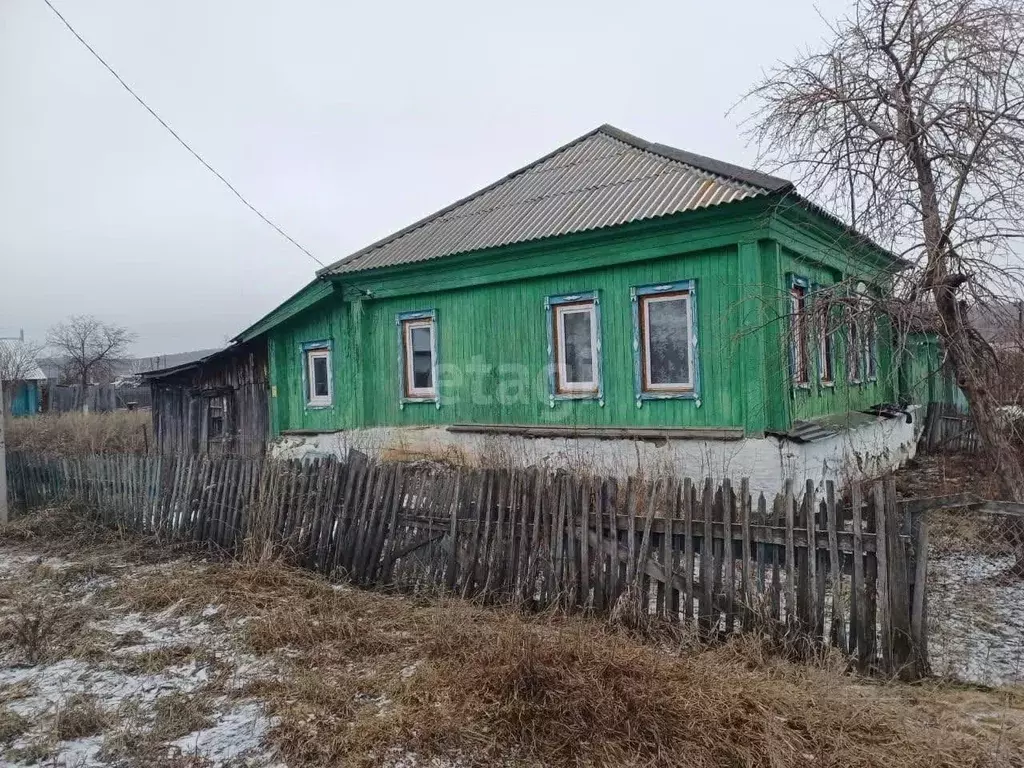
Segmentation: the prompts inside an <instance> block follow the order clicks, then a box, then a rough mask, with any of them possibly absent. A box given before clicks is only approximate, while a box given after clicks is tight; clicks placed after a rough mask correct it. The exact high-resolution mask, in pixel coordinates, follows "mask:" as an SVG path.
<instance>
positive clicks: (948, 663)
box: [928, 553, 1024, 685]
mask: <svg viewBox="0 0 1024 768" xmlns="http://www.w3.org/2000/svg"><path fill="white" fill-rule="evenodd" d="M1013 564H1014V556H1013V555H1001V556H1000V555H982V554H974V553H950V554H945V555H942V556H941V557H938V558H934V559H932V561H931V562H930V563H929V565H928V569H929V573H928V587H929V589H928V619H929V621H928V624H929V645H928V650H929V656H930V659H931V663H932V670H933V671H934V672H935V673H936V674H940V675H945V676H949V677H956V678H959V679H962V680H966V681H969V682H974V683H982V684H984V685H1011V684H1020V683H1024V580H1021V579H1017V578H1012V577H1011V578H1007V577H1006V573H1007V571H1008V570H1009V568H1010V567H1011V566H1012V565H1013Z"/></svg>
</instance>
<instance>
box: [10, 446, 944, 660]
mask: <svg viewBox="0 0 1024 768" xmlns="http://www.w3.org/2000/svg"><path fill="white" fill-rule="evenodd" d="M8 475H9V479H8V480H9V487H10V490H11V494H12V496H13V501H14V503H15V504H16V505H17V506H20V507H32V508H38V507H45V506H47V505H52V504H54V503H56V502H58V501H60V500H62V499H68V498H71V499H77V500H78V501H80V502H83V503H85V504H88V505H90V506H92V507H94V508H95V510H96V512H97V513H98V514H99V515H100V517H101V518H102V520H104V521H105V522H107V523H109V524H111V525H116V526H121V527H124V528H127V529H132V530H137V531H140V532H144V533H147V534H152V535H155V536H157V537H158V538H161V539H166V540H182V539H184V540H193V541H197V542H204V543H207V544H209V545H211V546H215V547H218V548H220V549H223V550H227V551H228V552H230V553H233V554H235V555H243V554H253V555H256V556H259V555H262V554H264V553H266V552H267V551H268V548H270V549H269V551H277V552H280V553H283V555H284V556H285V557H288V558H289V559H290V560H291V561H292V562H294V563H296V564H297V565H302V566H304V567H308V568H311V569H315V570H318V571H321V572H325V573H328V574H330V575H332V576H336V577H341V578H346V579H348V580H351V581H353V582H356V583H359V584H363V585H366V586H371V585H386V586H388V587H391V588H398V589H404V590H411V591H436V590H447V591H449V592H453V593H457V594H460V595H462V596H465V597H468V598H479V599H484V600H487V601H493V602H512V603H518V604H522V605H524V606H529V607H533V608H537V609H542V608H545V607H548V606H561V607H564V608H566V609H569V610H581V611H595V612H602V613H609V612H613V611H615V610H616V609H617V608H620V609H621V608H623V606H625V608H628V609H629V614H628V615H630V616H636V615H645V614H646V615H648V616H650V617H651V618H654V617H658V618H660V619H661V620H663V621H668V622H673V623H678V624H681V625H683V626H689V627H693V628H694V629H695V630H696V631H698V632H700V633H701V634H703V635H705V636H708V637H713V636H725V635H728V634H729V633H733V632H740V631H762V632H771V633H775V634H776V636H777V637H779V638H781V639H786V640H793V639H797V638H799V639H800V646H799V647H802V648H805V649H806V648H811V649H813V648H815V647H820V646H824V645H833V646H835V647H838V648H840V649H841V650H843V651H844V652H846V653H849V654H850V655H851V656H852V657H853V658H855V659H857V661H858V664H859V666H860V667H861V668H862V669H864V670H880V671H882V672H884V673H886V674H903V675H906V676H911V675H915V674H920V673H921V672H923V671H924V669H926V657H925V654H924V649H925V648H926V638H925V636H924V635H925V622H924V621H923V618H922V617H923V616H924V614H925V611H926V608H925V604H924V602H925V595H924V591H923V589H916V588H915V587H916V586H917V585H918V584H919V583H920V581H921V579H922V577H923V574H924V573H925V562H924V557H925V553H926V542H927V527H926V524H925V520H924V517H923V516H922V515H920V514H917V513H915V514H916V517H915V519H914V520H913V522H912V523H911V521H910V520H909V517H908V518H907V520H905V519H904V515H903V514H901V513H899V512H898V511H897V510H898V507H897V504H896V498H895V488H894V486H892V484H889V485H885V484H883V483H881V482H879V483H876V484H874V485H872V486H870V487H867V488H866V489H864V490H866V491H867V493H864V492H863V491H862V489H861V488H860V487H859V486H857V485H855V486H853V487H852V488H851V492H850V495H849V498H848V499H845V500H844V499H842V498H839V497H838V496H837V494H836V492H835V488H834V487H832V486H831V484H829V485H827V486H826V487H824V488H816V487H815V485H814V484H813V483H810V482H808V483H807V484H806V486H805V487H804V488H803V493H802V495H801V496H800V497H797V496H796V494H795V493H794V490H793V486H792V484H789V485H787V487H786V491H785V493H784V494H781V495H780V496H779V497H778V498H777V499H775V500H774V503H772V504H769V503H768V502H767V500H766V499H765V498H764V496H763V495H762V496H760V497H759V498H757V499H754V498H752V497H751V496H750V493H749V484H748V483H747V482H746V481H745V480H744V481H741V482H740V483H739V485H738V492H737V488H736V486H734V485H733V484H732V483H731V482H728V481H726V482H723V483H722V484H720V485H717V486H716V485H715V484H714V483H713V482H712V481H711V479H710V478H709V479H705V480H703V481H702V482H701V483H694V482H692V481H691V480H690V479H684V480H682V481H681V482H678V481H676V480H675V479H674V478H660V479H658V480H648V479H642V478H632V479H630V480H629V481H628V482H626V483H617V482H616V481H615V480H614V479H611V478H605V479H602V478H591V477H581V476H576V475H571V474H568V473H550V472H542V471H540V470H536V469H531V470H514V471H513V470H466V469H460V470H451V469H446V468H441V467H437V466H428V465H402V464H382V463H375V462H370V461H368V460H366V459H365V457H362V456H361V455H354V456H353V457H351V458H350V459H349V460H348V461H346V462H338V461H334V460H327V459H316V460H313V461H308V462H299V461H276V460H269V459H263V458H261V457H235V456H209V455H206V456H195V455H191V456H184V455H183V456H157V455H150V456H90V457H80V458H63V459H55V458H45V457H41V456H36V455H31V454H24V453H18V452H15V453H12V454H11V455H10V456H9V458H8ZM623 600H629V601H632V602H630V603H623V602H622V601H623ZM625 613H626V611H624V610H623V611H622V614H625Z"/></svg>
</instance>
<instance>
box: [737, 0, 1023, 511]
mask: <svg viewBox="0 0 1024 768" xmlns="http://www.w3.org/2000/svg"><path fill="white" fill-rule="evenodd" d="M1022 46H1024V13H1022V0H856V6H855V8H854V10H853V12H852V15H851V16H849V17H847V18H844V19H842V20H841V21H839V22H837V23H834V24H832V25H830V35H829V40H828V41H827V43H826V45H825V46H824V48H823V50H820V51H818V52H808V53H804V54H801V55H799V56H797V57H796V59H795V60H794V61H793V62H791V63H780V64H778V65H777V66H775V67H774V68H773V69H771V70H769V71H768V72H767V73H766V74H765V75H764V76H763V78H762V80H761V81H760V82H759V83H758V84H757V85H756V86H755V87H754V88H753V89H752V91H751V92H750V93H749V94H748V95H747V98H746V99H745V101H744V104H745V105H747V106H749V107H750V108H751V112H750V113H749V115H748V116H747V117H746V119H745V125H746V127H747V129H748V131H749V134H748V135H749V136H750V137H751V138H752V139H753V140H754V141H755V142H756V143H757V144H758V146H759V149H760V152H761V159H762V161H765V162H768V163H770V164H772V165H774V167H776V168H784V169H787V171H788V172H789V174H790V175H792V176H794V177H795V178H796V180H797V181H798V183H800V184H801V186H802V188H803V190H804V191H805V192H806V193H808V194H809V195H810V196H811V197H813V198H815V199H816V200H817V201H818V202H820V203H822V204H823V205H825V206H826V207H828V208H830V209H831V210H833V211H834V212H836V213H838V214H839V215H841V216H843V217H844V218H845V219H846V220H847V222H848V223H849V224H851V225H853V226H854V227H856V228H857V229H858V230H859V231H861V232H862V233H864V234H866V235H868V236H870V237H872V238H874V239H875V240H876V241H877V242H879V243H880V244H881V245H884V246H886V247H888V248H890V249H892V250H894V251H897V252H899V253H901V254H902V255H904V256H905V257H906V258H907V259H908V260H909V261H910V262H911V265H912V266H911V267H910V268H908V269H907V270H905V271H904V272H903V273H902V275H901V276H900V284H899V286H898V293H899V295H900V296H901V297H902V298H903V299H905V300H906V302H908V303H909V304H910V305H912V306H917V307H920V306H921V305H926V306H927V309H928V312H929V314H931V315H933V316H934V318H935V320H936V323H935V324H936V330H937V332H938V333H939V335H940V337H941V340H942V342H943V346H944V350H945V354H946V356H947V360H948V362H949V363H950V364H951V365H952V368H953V371H954V372H955V375H956V380H957V383H958V385H959V386H960V388H961V389H962V390H963V392H964V395H965V396H966V398H967V401H968V404H969V406H970V410H971V414H972V416H973V419H974V421H975V424H976V426H977V429H978V432H979V435H980V438H981V441H982V444H983V447H984V448H985V449H986V450H987V452H988V453H989V455H990V456H991V459H992V462H993V463H994V464H993V466H994V467H995V469H996V471H997V473H998V476H999V477H1000V480H1001V483H1002V487H1003V491H1004V492H1005V493H1006V494H1007V495H1008V497H1009V498H1012V499H1017V500H1024V469H1022V467H1021V463H1020V457H1019V455H1018V453H1017V452H1016V451H1015V450H1013V446H1012V445H1011V437H1010V435H1008V434H1007V433H1006V432H1005V431H1004V430H1003V429H1001V425H1000V423H999V418H998V413H997V407H998V405H999V401H998V399H997V398H996V396H995V394H994V389H993V382H994V379H995V376H996V375H997V373H998V372H997V367H998V364H997V361H996V357H995V354H994V353H993V351H992V349H991V348H990V347H989V345H988V344H987V343H986V342H985V340H984V339H983V338H982V336H981V335H980V334H979V333H978V331H977V329H976V328H975V327H974V325H973V324H972V322H971V318H970V316H969V314H968V311H967V310H968V309H969V307H970V305H971V304H972V303H976V302H979V301H982V302H983V301H985V300H986V298H990V297H991V296H992V295H993V294H994V293H995V292H997V291H998V292H1001V293H1014V292H1017V291H1019V276H1020V275H1019V270H1018V268H1017V259H1016V256H1015V255H1014V254H1013V251H1012V250H1011V247H1010V245H1011V243H1012V242H1013V240H1014V239H1016V238H1019V237H1020V236H1021V235H1022V234H1024V194H1022V193H1024V188H1022V183H1024V58H1022Z"/></svg>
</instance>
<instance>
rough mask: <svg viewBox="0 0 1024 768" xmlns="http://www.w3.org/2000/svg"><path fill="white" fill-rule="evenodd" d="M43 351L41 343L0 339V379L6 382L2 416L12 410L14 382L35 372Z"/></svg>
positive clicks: (1, 408) (1, 404)
mask: <svg viewBox="0 0 1024 768" xmlns="http://www.w3.org/2000/svg"><path fill="white" fill-rule="evenodd" d="M42 351H43V346H42V345H41V344H36V343H33V342H30V341H24V340H22V339H0V381H2V382H3V383H4V388H3V400H2V402H0V416H2V415H3V414H7V413H10V412H11V402H12V400H13V398H14V383H15V382H18V381H24V380H25V379H26V377H28V376H31V375H32V374H33V373H35V371H36V369H38V368H39V356H40V355H41V354H42Z"/></svg>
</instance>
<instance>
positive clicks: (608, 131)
mask: <svg viewBox="0 0 1024 768" xmlns="http://www.w3.org/2000/svg"><path fill="white" fill-rule="evenodd" d="M598 132H600V133H603V134H605V135H607V136H611V137H612V138H613V139H618V140H619V141H624V142H626V143H627V144H630V145H632V146H634V147H636V148H637V149H642V150H645V151H647V152H653V153H654V154H656V155H660V156H661V157H664V158H666V159H668V160H675V161H676V162H677V163H684V164H685V165H689V166H692V167H694V168H697V169H698V170H701V171H705V172H707V173H712V174H714V175H716V176H725V177H727V178H730V179H732V180H734V181H739V182H742V183H743V184H750V185H752V186H755V187H762V188H764V189H765V190H766V191H769V192H781V191H782V190H784V189H789V188H792V187H793V182H791V181H789V179H783V178H781V177H779V176H772V175H770V174H767V173H763V172H761V171H758V170H755V169H753V168H746V167H744V166H742V165H736V164H734V163H727V162H725V161H724V160H716V159H715V158H713V157H708V156H707V155H698V154H697V153H696V152H689V151H688V150H685V149H678V148H677V147H671V146H669V145H668V144H658V143H656V142H651V141H647V140H646V139H642V138H640V137H639V136H634V135H633V134H632V133H628V132H627V131H624V130H622V129H621V128H616V127H615V126H614V125H611V124H610V123H605V124H604V125H602V126H601V127H599V128H598V129H597V131H594V133H598Z"/></svg>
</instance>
